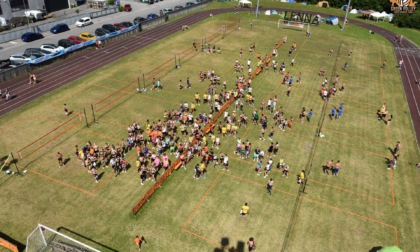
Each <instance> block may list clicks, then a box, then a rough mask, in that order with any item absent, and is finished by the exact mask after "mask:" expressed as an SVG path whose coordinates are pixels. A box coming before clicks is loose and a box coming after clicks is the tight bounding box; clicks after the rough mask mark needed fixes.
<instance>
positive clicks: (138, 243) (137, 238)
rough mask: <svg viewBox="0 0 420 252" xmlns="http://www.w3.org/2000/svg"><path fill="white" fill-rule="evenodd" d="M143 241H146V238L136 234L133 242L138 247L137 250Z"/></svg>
mask: <svg viewBox="0 0 420 252" xmlns="http://www.w3.org/2000/svg"><path fill="white" fill-rule="evenodd" d="M143 242H146V239H144V237H143V236H142V237H139V236H138V235H136V238H135V239H134V243H135V244H136V246H137V248H138V249H139V251H140V250H141V244H142V243H143Z"/></svg>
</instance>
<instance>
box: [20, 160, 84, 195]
mask: <svg viewBox="0 0 420 252" xmlns="http://www.w3.org/2000/svg"><path fill="white" fill-rule="evenodd" d="M17 166H19V168H21V169H25V170H27V171H29V172H31V173H33V174H36V175H38V176H40V177H43V178H45V179H48V180H51V181H54V182H56V183H58V184H61V185H64V186H67V187H70V188H72V189H75V190H78V191H80V192H82V193H86V194H88V195H92V193H91V192H89V191H86V190H84V189H81V188H79V187H76V186H74V185H72V184H68V183H65V182H63V181H61V180H58V179H55V178H52V177H50V176H47V175H45V174H42V173H40V172H37V171H35V170H32V169H28V168H27V167H24V166H21V165H17Z"/></svg>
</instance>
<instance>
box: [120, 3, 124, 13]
mask: <svg viewBox="0 0 420 252" xmlns="http://www.w3.org/2000/svg"><path fill="white" fill-rule="evenodd" d="M119 9H120V12H122V11H124V6H122V5H121V3H120V7H119Z"/></svg>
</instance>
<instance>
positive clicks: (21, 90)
mask: <svg viewBox="0 0 420 252" xmlns="http://www.w3.org/2000/svg"><path fill="white" fill-rule="evenodd" d="M234 11H238V10H236V9H233V8H230V9H218V10H208V11H204V12H198V13H194V14H191V15H189V16H186V17H184V18H182V19H179V20H176V21H174V22H170V23H166V24H163V25H161V26H158V27H156V28H154V29H150V30H145V31H143V32H141V33H138V34H136V35H135V36H133V37H130V38H128V39H123V40H120V41H116V42H114V43H110V44H109V45H107V46H106V47H105V48H104V49H103V50H99V51H96V50H91V51H86V52H83V53H81V54H78V55H73V56H71V57H69V58H67V59H66V60H62V61H60V62H57V63H55V64H52V65H50V66H47V67H44V68H41V69H39V70H37V71H36V72H35V74H36V75H37V78H38V79H39V80H41V82H40V83H38V84H37V85H28V82H29V78H28V76H26V75H25V76H21V77H17V78H15V79H13V80H10V81H7V82H5V83H4V84H2V85H1V88H2V89H4V88H7V89H8V90H9V91H10V92H11V94H12V95H13V96H14V99H12V100H10V101H5V99H3V100H2V101H0V115H4V114H6V113H8V112H10V111H12V110H14V109H16V108H19V107H20V106H22V105H24V104H26V103H28V102H30V101H32V100H34V99H36V98H38V97H40V96H41V95H44V94H47V93H49V92H51V91H53V90H55V89H56V88H58V87H61V86H63V85H66V84H68V83H70V82H72V81H74V80H77V79H79V78H80V77H82V76H83V75H85V74H88V73H90V72H92V71H94V70H96V69H98V68H100V67H103V66H105V65H108V64H110V63H112V62H114V61H116V60H117V59H119V58H122V57H124V56H126V55H129V54H131V53H133V52H135V51H137V50H139V49H141V48H143V47H145V46H147V45H150V44H152V43H153V42H155V41H157V40H160V39H162V38H165V37H166V36H168V35H171V34H173V33H175V32H178V31H180V28H181V26H182V25H184V24H187V25H193V24H195V23H197V22H199V21H201V20H203V19H205V18H208V17H209V14H210V13H212V14H213V15H216V14H221V13H227V12H234ZM246 11H249V10H246ZM262 11H264V9H262V10H261V12H262ZM279 11H280V10H279ZM282 11H284V9H282ZM287 11H293V10H287ZM313 14H317V13H313ZM350 22H351V23H352V24H356V25H358V26H361V27H363V28H366V29H368V30H371V31H373V32H375V33H376V34H379V35H381V36H383V37H385V38H386V39H388V40H389V41H390V42H391V44H392V45H393V46H394V48H395V54H396V57H397V61H399V60H400V59H402V60H403V61H404V64H403V67H402V69H401V70H400V73H401V78H402V82H403V85H404V89H405V92H406V96H407V102H408V105H409V108H410V112H411V117H412V119H413V126H414V130H415V132H416V136H417V144H419V143H420V86H419V85H418V84H416V78H417V79H420V67H419V66H420V61H419V58H420V50H419V48H418V47H417V46H416V45H415V44H414V43H412V42H410V41H408V40H407V39H405V38H404V39H403V40H402V42H396V41H394V38H395V36H396V34H395V33H393V32H391V31H388V30H385V29H383V28H380V27H377V26H375V25H371V24H367V23H364V22H361V21H357V20H351V21H350ZM139 60H150V59H139ZM378 67H379V66H378ZM390 67H392V66H390Z"/></svg>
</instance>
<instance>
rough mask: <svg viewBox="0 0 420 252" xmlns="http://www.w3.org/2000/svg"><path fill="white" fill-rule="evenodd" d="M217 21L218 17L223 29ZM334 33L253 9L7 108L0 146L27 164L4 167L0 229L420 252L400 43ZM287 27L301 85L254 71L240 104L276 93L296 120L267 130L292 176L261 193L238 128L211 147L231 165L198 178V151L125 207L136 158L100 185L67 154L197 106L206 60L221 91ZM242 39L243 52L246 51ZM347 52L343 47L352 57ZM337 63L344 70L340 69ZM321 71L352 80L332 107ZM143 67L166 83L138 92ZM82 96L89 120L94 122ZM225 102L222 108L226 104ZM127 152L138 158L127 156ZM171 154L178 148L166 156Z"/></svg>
mask: <svg viewBox="0 0 420 252" xmlns="http://www.w3.org/2000/svg"><path fill="white" fill-rule="evenodd" d="M239 18H240V22H241V29H240V30H239V29H237V27H238V21H239ZM250 22H253V29H252V30H251V29H249V27H248V24H249V23H250ZM222 27H226V28H227V34H226V36H225V37H224V38H223V39H222V32H221V30H222ZM337 29H338V28H337V27H332V26H326V25H320V26H319V27H312V28H311V31H312V36H311V37H310V38H306V37H305V32H304V31H301V30H291V29H281V30H278V29H277V19H276V17H266V16H261V17H260V18H259V19H258V20H255V19H254V16H253V15H249V14H248V13H241V14H239V15H235V14H225V15H221V16H217V17H214V18H212V19H207V20H204V21H203V22H201V23H199V24H197V25H194V26H192V27H191V28H190V29H189V30H188V31H185V32H182V33H181V32H179V33H177V34H175V35H172V36H170V37H168V38H167V39H165V40H162V41H158V42H156V43H155V44H153V45H151V46H149V47H147V48H145V49H143V50H140V51H138V52H137V53H135V54H132V55H130V56H127V57H125V58H123V59H121V60H119V61H117V62H114V63H113V64H111V65H109V66H107V67H104V68H101V69H99V70H97V71H96V72H94V73H92V74H89V75H87V76H85V77H83V78H82V79H80V80H78V81H76V82H74V83H71V84H69V85H67V86H65V87H63V88H60V89H58V90H56V91H54V92H52V93H50V94H48V95H45V96H44V97H42V98H40V99H38V100H36V101H34V102H32V103H29V104H27V105H25V106H24V107H22V108H20V109H18V110H16V111H14V112H12V113H9V114H7V115H5V116H3V117H2V118H1V120H0V129H1V132H2V133H3V135H4V136H5V137H3V138H2V141H1V142H0V150H1V153H3V155H7V153H9V152H13V153H14V155H15V156H18V153H20V156H21V157H23V159H22V160H19V161H18V163H17V165H18V167H20V168H21V169H22V170H23V169H26V170H27V171H28V172H27V173H26V175H25V176H11V175H3V174H2V175H1V177H0V188H1V191H2V194H3V197H1V198H0V205H2V206H3V207H2V208H1V210H0V231H2V232H4V233H6V234H8V235H10V236H12V237H13V238H15V239H16V240H18V241H20V242H22V243H26V237H27V235H28V234H29V233H30V232H31V231H32V230H33V229H34V228H35V227H36V225H37V224H38V223H42V224H44V225H47V226H49V227H51V228H54V229H60V230H62V231H63V232H64V233H66V234H69V235H71V236H72V237H74V238H76V239H80V240H81V241H82V242H86V243H87V244H89V245H92V246H94V247H96V248H98V249H100V250H101V251H115V250H117V251H136V247H135V245H134V242H133V239H134V237H135V235H136V234H140V235H143V236H145V237H146V239H147V243H146V244H145V245H144V247H143V248H144V251H227V249H225V248H224V247H222V244H223V245H224V246H227V247H231V248H233V250H236V251H245V250H246V249H247V248H246V241H247V240H248V238H249V237H251V236H253V237H254V238H255V239H256V243H257V250H258V251H279V250H282V249H283V251H369V250H370V249H371V248H373V247H376V246H390V245H399V246H400V247H401V248H402V249H404V251H415V250H416V249H415V248H416V247H419V246H420V240H419V235H418V234H419V233H420V230H419V227H420V224H419V217H418V216H417V215H416V214H417V212H418V211H419V210H420V205H419V202H420V199H419V196H418V193H417V192H418V186H419V182H418V181H419V175H418V170H416V169H415V167H414V165H415V163H416V162H419V161H420V155H419V150H418V147H417V144H416V142H415V137H414V131H413V128H412V122H411V118H410V114H409V110H408V106H407V104H406V98H405V94H404V92H403V88H402V84H401V79H400V76H399V72H398V69H397V68H396V67H395V66H394V65H396V62H395V56H394V52H393V48H392V46H391V45H390V44H389V43H388V42H387V41H386V40H385V39H383V38H381V37H379V36H370V35H369V34H368V32H367V31H365V30H363V29H361V28H358V27H353V26H349V27H348V29H347V30H346V32H345V33H342V32H339V31H338V30H337ZM285 35H287V36H288V42H287V43H286V44H284V45H282V46H281V48H280V49H279V56H278V58H277V60H278V61H279V62H282V61H284V62H285V64H286V65H287V71H290V72H291V74H292V75H293V76H295V77H297V75H298V74H299V72H302V83H301V84H296V83H294V84H293V89H292V92H291V97H287V96H286V90H287V87H286V85H282V84H281V79H282V77H283V76H282V75H280V74H279V73H273V72H272V71H270V72H268V73H267V74H265V73H261V74H259V75H258V76H257V77H256V78H255V79H254V80H253V82H252V83H253V93H254V94H255V97H256V102H255V107H251V106H248V105H245V106H244V111H245V113H246V114H247V115H248V117H249V118H251V113H252V111H253V110H254V109H255V108H258V107H259V104H260V103H261V101H262V100H265V101H267V100H268V99H269V98H273V97H274V95H277V97H278V99H279V101H278V105H279V106H282V107H283V111H284V113H285V116H286V117H287V118H290V117H294V118H295V124H294V125H293V128H292V129H289V130H286V131H284V132H283V131H281V130H280V129H278V128H276V131H275V134H274V138H273V140H274V142H276V141H278V142H279V143H280V150H279V155H277V157H274V162H275V164H276V163H277V162H278V159H279V158H280V157H284V158H285V161H286V163H288V164H289V165H290V167H291V170H290V176H289V178H287V179H286V178H285V177H283V176H282V175H281V173H279V172H277V171H276V169H273V171H271V174H270V175H269V177H268V178H273V179H274V181H275V184H274V190H273V195H271V196H269V195H268V194H267V193H266V189H265V188H264V187H265V184H266V183H267V181H268V178H263V177H262V176H257V175H256V173H255V171H254V168H255V165H256V163H255V162H253V161H252V158H250V159H240V157H239V156H235V155H234V154H233V150H234V147H235V144H236V141H237V139H235V138H233V137H231V136H229V137H226V138H222V140H221V143H222V144H221V149H220V152H224V153H228V155H229V158H230V171H229V172H225V171H222V169H221V168H220V166H219V167H217V168H215V169H214V168H213V167H209V168H208V172H207V173H206V175H205V178H201V179H199V180H196V179H193V167H194V165H195V164H196V163H197V162H198V159H194V160H193V161H192V162H191V163H190V164H189V165H188V166H187V169H186V170H184V169H180V170H178V171H176V172H174V173H173V174H172V175H171V176H170V177H169V178H168V180H167V181H166V182H165V183H164V184H163V186H162V188H161V189H159V190H158V191H157V192H156V194H155V195H154V196H153V197H152V198H151V200H150V202H148V203H147V204H146V205H145V206H144V207H143V208H142V209H141V210H140V212H139V213H138V214H137V215H136V216H135V217H133V216H132V215H131V209H132V207H133V206H134V205H135V204H136V203H137V202H138V200H139V199H140V198H141V197H142V196H143V195H144V193H145V192H146V191H147V189H148V188H149V187H150V186H151V185H152V182H151V181H147V182H146V183H145V185H144V186H140V182H139V176H138V174H137V172H136V171H135V168H134V169H129V170H128V172H127V173H126V174H122V175H120V176H118V177H117V178H115V177H114V176H113V174H112V172H111V171H110V170H109V169H102V168H100V169H99V174H100V181H99V183H95V181H94V179H93V178H92V176H91V175H90V174H88V173H87V172H86V169H84V168H83V167H82V166H81V165H80V162H79V161H78V160H75V157H74V154H73V152H74V145H76V144H77V145H79V146H82V145H84V144H85V143H86V142H87V141H91V142H95V143H97V144H98V145H100V146H103V145H104V144H105V143H114V144H116V143H118V142H120V141H121V139H122V138H124V137H126V128H127V125H128V124H131V123H132V122H133V121H137V122H140V123H141V125H142V127H144V125H145V122H146V120H147V119H149V120H151V121H157V120H158V119H162V118H163V113H164V111H165V110H171V109H175V108H178V107H179V104H180V103H182V102H184V101H186V102H193V100H194V94H195V93H196V92H198V93H199V94H200V95H201V94H203V93H204V92H205V91H206V90H207V84H208V83H207V82H199V79H198V73H199V71H204V70H206V71H207V70H208V69H214V70H215V72H216V73H217V74H219V75H220V76H221V78H222V80H226V82H227V87H228V89H232V88H234V84H235V78H236V75H237V74H236V73H234V71H233V65H234V62H235V60H236V59H238V60H239V61H240V62H241V63H242V64H245V65H246V60H247V59H248V58H249V59H251V61H252V65H253V69H255V66H256V62H257V60H256V53H257V52H261V54H262V55H265V54H268V53H270V52H271V51H272V49H273V47H274V45H275V44H276V43H277V41H279V40H281V39H282V38H283V37H284V36H285ZM194 39H195V40H196V41H197V42H198V43H200V42H201V41H202V39H206V41H207V42H208V43H210V44H211V45H214V44H215V45H216V47H219V46H220V47H221V54H207V53H201V52H193V51H192V50H191V45H192V41H193V40H194ZM293 41H295V42H296V43H297V51H296V52H294V53H293V55H292V57H294V58H295V60H296V64H295V66H294V67H293V68H292V67H290V66H289V63H290V60H291V57H288V56H287V54H288V50H289V48H290V46H291V43H292V42H293ZM251 43H256V53H254V54H253V55H251V56H248V53H247V52H248V47H249V45H250V44H251ZM240 48H242V49H243V51H244V56H243V57H242V58H239V50H240ZM105 49H106V48H105ZM330 49H333V50H334V54H333V56H332V57H328V51H329V50H330ZM350 50H352V51H353V55H352V57H349V56H348V52H349V51H350ZM338 52H340V54H339V55H338V54H337V53H338ZM176 54H177V55H180V58H181V67H180V68H179V69H174V67H173V65H171V64H173V63H172V62H173V57H174V55H176ZM384 60H387V62H388V67H387V68H386V69H382V68H380V66H381V64H382V62H383V61H384ZM165 62H171V63H167V64H165ZM345 62H348V63H349V67H348V69H347V71H342V70H341V67H342V66H343V64H344V63H345ZM168 64H169V65H168ZM321 67H326V69H327V73H326V77H328V79H330V78H331V77H332V76H333V75H332V74H333V69H334V67H336V68H337V70H336V74H338V75H339V76H340V83H341V82H345V83H346V89H345V91H344V92H337V95H336V96H334V97H333V99H332V100H331V101H330V102H328V103H327V104H325V105H324V101H323V100H322V99H321V98H320V96H319V90H320V88H321V82H322V80H323V78H321V77H319V76H318V71H319V69H320V68H321ZM143 75H144V79H145V80H146V81H145V82H146V84H148V85H150V83H151V80H152V78H153V77H156V78H160V79H161V81H162V84H163V87H164V88H163V90H161V91H159V92H157V91H151V90H150V89H149V90H148V91H147V92H142V93H139V92H137V90H136V89H137V87H138V79H139V80H140V85H141V87H142V86H143ZM187 77H190V79H191V82H192V88H191V89H186V90H182V91H180V90H178V81H179V79H182V80H183V81H184V82H185V79H186V78H187ZM295 79H296V78H295ZM339 85H340V84H339ZM219 88H220V87H219ZM385 102H386V104H387V108H388V110H389V111H390V113H391V114H392V115H393V116H394V120H393V122H392V124H391V125H390V126H389V127H386V125H385V124H384V122H381V121H378V120H377V116H376V111H377V110H378V109H379V108H380V107H381V105H382V104H383V103H385ZM64 103H67V104H68V106H69V108H70V110H72V111H73V113H72V114H71V115H70V116H68V117H66V116H65V115H64V113H63V111H62V105H63V104H64ZM340 103H344V113H343V116H342V118H340V119H339V120H330V119H329V117H328V114H329V113H330V111H331V108H332V106H338V105H339V104H340ZM91 106H93V108H94V111H95V116H96V118H97V119H98V123H92V122H93V116H92V109H91ZM323 106H326V114H325V115H324V114H322V109H323ZM302 107H306V108H307V109H310V108H311V109H313V111H314V116H313V118H312V120H311V122H310V123H308V122H307V121H305V122H304V123H301V122H300V121H299V120H298V116H299V114H300V112H301V109H302ZM83 109H85V110H86V114H87V120H88V121H89V122H90V123H91V124H90V126H89V127H86V124H85V117H84V115H83ZM197 109H198V112H195V116H198V113H203V112H205V113H208V112H209V107H208V106H207V105H201V106H198V107H197ZM233 110H234V108H229V112H232V111H233ZM323 117H324V118H323ZM322 119H324V122H323V126H322V133H323V134H324V135H325V137H324V138H318V137H317V136H316V132H317V130H318V127H319V123H320V122H321V121H322ZM268 122H269V125H270V127H271V125H272V124H273V122H274V121H273V118H272V115H271V114H270V113H268ZM53 129H56V130H54V131H52V130H53ZM259 133H260V126H258V125H252V124H251V123H250V124H249V126H248V127H247V128H240V129H239V132H238V137H240V138H241V139H242V140H246V139H248V140H249V141H251V142H252V146H253V149H254V148H256V147H259V148H261V149H263V150H264V151H266V150H267V149H268V146H269V140H268V138H267V140H265V141H262V140H259V139H258V138H259ZM47 134H48V135H47ZM44 135H46V136H45V137H43V138H41V139H40V140H37V139H39V138H40V137H42V136H44ZM34 141H36V142H35V143H34V144H31V143H33V142H34ZM397 141H401V143H402V146H403V147H402V149H401V157H400V158H399V159H398V166H397V169H396V170H387V165H386V160H387V159H388V158H390V157H391V152H390V150H389V148H393V147H394V146H395V143H396V142H397ZM28 145H29V146H28ZM57 151H60V152H62V153H63V154H64V158H65V159H67V164H66V165H65V166H64V168H61V169H59V168H58V167H57V166H58V165H57V163H56V159H55V153H56V152H57ZM126 158H127V160H128V161H129V162H130V164H131V165H132V166H134V162H135V158H136V154H135V153H134V151H131V152H129V153H128V154H127V156H126ZM170 158H171V160H172V161H173V160H174V159H175V158H174V156H173V155H171V156H170ZM266 159H267V158H266ZM329 159H334V160H341V163H342V169H341V171H340V174H339V177H333V176H331V175H324V174H323V173H322V165H324V164H325V162H326V161H327V160H329ZM266 161H267V160H265V162H266ZM11 169H13V167H12V168H11ZM301 170H306V171H307V173H309V174H307V175H308V180H307V186H306V189H305V192H304V193H301V192H300V190H301V189H302V188H301V187H300V186H298V185H297V183H296V174H298V173H299V172H300V171H301ZM244 202H248V203H249V204H250V208H251V210H250V215H249V216H248V218H246V219H244V218H242V217H241V216H240V215H239V210H240V208H241V206H242V205H243V203H244ZM74 233H78V234H80V235H81V236H84V237H87V238H89V239H91V240H93V241H96V243H94V242H92V241H88V240H87V239H85V238H83V237H81V236H75V235H74Z"/></svg>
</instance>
